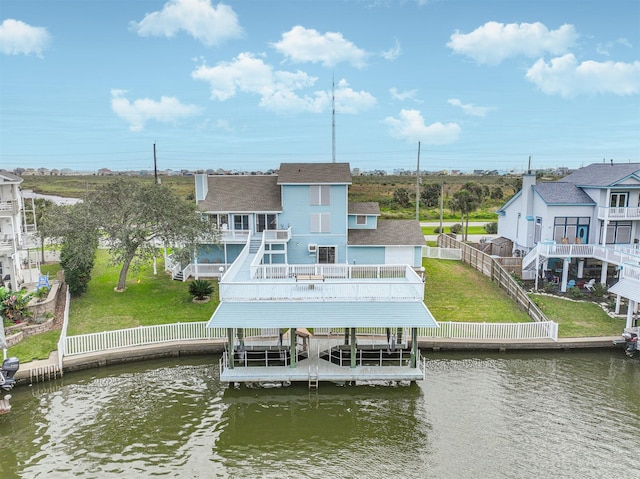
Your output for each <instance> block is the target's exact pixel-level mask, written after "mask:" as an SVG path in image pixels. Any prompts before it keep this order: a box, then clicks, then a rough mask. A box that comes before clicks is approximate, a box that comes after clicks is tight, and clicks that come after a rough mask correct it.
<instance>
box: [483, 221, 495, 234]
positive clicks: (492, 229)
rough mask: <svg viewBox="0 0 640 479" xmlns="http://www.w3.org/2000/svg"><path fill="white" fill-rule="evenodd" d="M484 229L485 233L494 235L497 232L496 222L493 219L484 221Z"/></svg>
mask: <svg viewBox="0 0 640 479" xmlns="http://www.w3.org/2000/svg"><path fill="white" fill-rule="evenodd" d="M484 230H485V231H486V232H487V234H490V235H494V234H496V233H498V223H496V222H495V221H494V222H493V223H486V224H485V225H484Z"/></svg>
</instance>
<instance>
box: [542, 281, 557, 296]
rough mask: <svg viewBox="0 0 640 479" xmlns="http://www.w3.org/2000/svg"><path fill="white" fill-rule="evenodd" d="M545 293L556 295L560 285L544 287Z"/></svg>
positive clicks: (551, 284)
mask: <svg viewBox="0 0 640 479" xmlns="http://www.w3.org/2000/svg"><path fill="white" fill-rule="evenodd" d="M544 292H545V293H549V294H554V293H557V292H558V285H557V284H556V283H547V284H545V285H544Z"/></svg>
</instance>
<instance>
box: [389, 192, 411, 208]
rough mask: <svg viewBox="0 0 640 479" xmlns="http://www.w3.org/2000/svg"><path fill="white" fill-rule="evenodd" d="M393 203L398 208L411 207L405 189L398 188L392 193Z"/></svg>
mask: <svg viewBox="0 0 640 479" xmlns="http://www.w3.org/2000/svg"><path fill="white" fill-rule="evenodd" d="M393 201H394V202H395V203H396V204H398V206H402V207H405V208H406V207H409V206H411V199H410V197H409V190H407V189H406V188H398V189H397V190H395V191H394V192H393Z"/></svg>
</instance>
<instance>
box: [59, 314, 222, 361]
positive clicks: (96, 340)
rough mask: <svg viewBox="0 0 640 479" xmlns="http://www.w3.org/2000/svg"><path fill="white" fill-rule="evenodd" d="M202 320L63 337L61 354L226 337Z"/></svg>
mask: <svg viewBox="0 0 640 479" xmlns="http://www.w3.org/2000/svg"><path fill="white" fill-rule="evenodd" d="M206 325H207V322H206V321H200V322H192V323H175V324H161V325H157V326H139V327H137V328H129V329H118V330H116V331H104V332H102V333H91V334H80V335H77V336H66V338H65V341H64V346H63V347H64V353H63V355H64V356H73V355H76V354H86V353H94V352H98V351H106V350H109V349H118V348H129V347H133V346H143V345H146V344H157V343H166V342H170V341H186V340H203V339H221V338H225V337H226V330H225V329H222V328H214V329H209V328H207V327H206Z"/></svg>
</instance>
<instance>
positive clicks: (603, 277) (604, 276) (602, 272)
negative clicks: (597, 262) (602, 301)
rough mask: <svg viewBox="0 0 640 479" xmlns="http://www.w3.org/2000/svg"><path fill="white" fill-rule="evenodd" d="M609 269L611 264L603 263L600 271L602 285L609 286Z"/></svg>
mask: <svg viewBox="0 0 640 479" xmlns="http://www.w3.org/2000/svg"><path fill="white" fill-rule="evenodd" d="M608 267H609V263H607V262H606V261H603V262H602V270H600V283H602V284H607V268H608Z"/></svg>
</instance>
